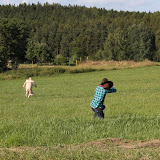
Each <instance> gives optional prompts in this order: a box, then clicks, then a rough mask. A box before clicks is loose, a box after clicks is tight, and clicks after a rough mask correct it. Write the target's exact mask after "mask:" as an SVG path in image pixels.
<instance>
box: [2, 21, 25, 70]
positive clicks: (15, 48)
mask: <svg viewBox="0 0 160 160" xmlns="http://www.w3.org/2000/svg"><path fill="white" fill-rule="evenodd" d="M27 38H28V30H27V28H26V25H25V24H24V23H23V22H19V20H16V19H11V20H9V19H0V62H1V63H0V67H1V68H6V64H7V60H11V62H12V63H14V65H15V67H17V65H18V63H19V62H21V61H24V57H25V54H26V53H25V51H26V44H27Z"/></svg>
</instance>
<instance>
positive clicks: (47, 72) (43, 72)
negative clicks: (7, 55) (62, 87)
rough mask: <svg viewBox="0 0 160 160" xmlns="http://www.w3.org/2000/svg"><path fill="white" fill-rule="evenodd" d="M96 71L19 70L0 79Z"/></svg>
mask: <svg viewBox="0 0 160 160" xmlns="http://www.w3.org/2000/svg"><path fill="white" fill-rule="evenodd" d="M91 71H95V69H92V68H82V67H80V68H73V67H72V68H70V67H51V68H49V67H45V68H20V69H18V70H11V71H7V72H5V73H2V74H1V75H0V79H17V78H28V77H36V76H41V77H43V76H52V75H55V74H63V73H68V74H69V73H83V72H91Z"/></svg>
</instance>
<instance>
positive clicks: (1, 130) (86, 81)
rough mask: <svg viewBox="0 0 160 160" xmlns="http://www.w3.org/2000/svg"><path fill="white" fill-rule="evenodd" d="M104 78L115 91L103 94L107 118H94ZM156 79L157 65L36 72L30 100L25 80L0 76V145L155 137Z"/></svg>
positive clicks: (159, 129)
mask: <svg viewBox="0 0 160 160" xmlns="http://www.w3.org/2000/svg"><path fill="white" fill-rule="evenodd" d="M104 77H107V78H108V79H109V80H112V81H113V82H114V86H115V88H116V89H117V93H113V94H108V95H107V96H106V100H105V105H106V109H105V110H104V113H105V119H104V120H99V119H93V117H92V116H93V112H92V111H91V109H90V101H91V100H92V98H93V95H94V92H95V88H96V86H97V85H99V83H100V82H101V80H102V79H103V78H104ZM159 79H160V75H159V66H153V67H143V68H134V69H123V70H108V71H95V72H89V73H79V74H62V75H54V76H50V77H34V80H35V82H36V83H37V85H38V88H37V89H36V88H35V89H34V92H35V95H34V96H33V97H31V98H29V99H28V98H26V97H25V91H24V89H23V88H22V85H23V83H24V81H25V79H17V80H5V81H4V80H0V86H1V90H0V104H1V105H0V146H1V147H14V146H52V145H58V146H59V145H63V144H80V143H84V142H89V141H93V140H97V139H103V138H109V137H113V138H123V139H133V140H148V139H158V138H160V134H159V133H160V125H159V124H160V107H159V104H160V99H159V94H160V83H159Z"/></svg>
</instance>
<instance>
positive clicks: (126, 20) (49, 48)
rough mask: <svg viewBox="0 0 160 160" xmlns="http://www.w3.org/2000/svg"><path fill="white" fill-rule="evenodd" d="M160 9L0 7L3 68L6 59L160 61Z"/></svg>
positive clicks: (0, 67) (22, 60) (1, 63)
mask: <svg viewBox="0 0 160 160" xmlns="http://www.w3.org/2000/svg"><path fill="white" fill-rule="evenodd" d="M159 26H160V12H154V13H150V12H149V13H146V12H128V11H119V12H118V11H115V10H106V9H104V8H101V9H98V8H96V7H92V8H87V7H85V6H76V5H75V6H71V5H69V6H61V5H60V4H56V3H54V4H48V3H45V4H44V5H42V4H41V3H37V4H28V5H27V4H25V3H24V4H20V5H19V6H15V5H0V69H1V71H2V70H4V69H5V68H6V66H7V62H8V60H11V61H12V64H13V65H15V66H17V65H18V64H19V63H24V62H28V63H31V62H33V63H45V62H50V63H56V61H57V59H58V58H63V59H66V58H68V57H69V58H75V59H76V58H78V57H82V58H85V57H89V59H92V60H115V61H121V60H134V61H143V60H144V59H148V60H151V61H160V28H159Z"/></svg>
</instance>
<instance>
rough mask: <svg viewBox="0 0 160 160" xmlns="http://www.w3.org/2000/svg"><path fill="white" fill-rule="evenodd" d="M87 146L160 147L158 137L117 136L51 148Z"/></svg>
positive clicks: (18, 148)
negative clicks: (140, 139) (124, 137)
mask: <svg viewBox="0 0 160 160" xmlns="http://www.w3.org/2000/svg"><path fill="white" fill-rule="evenodd" d="M84 147H85V148H88V147H100V148H103V149H107V148H110V147H115V148H126V149H135V148H144V147H155V148H159V147H160V139H154V140H149V141H133V140H126V139H118V138H108V139H102V140H97V141H92V142H88V143H84V144H79V145H69V146H67V145H64V146H63V145H62V146H52V147H51V148H52V149H58V148H59V149H60V148H61V149H68V148H69V149H71V148H72V149H76V148H84ZM42 148H43V149H45V148H46V149H47V147H11V148H0V150H1V151H2V150H9V151H13V152H18V153H20V152H24V151H33V150H39V149H42Z"/></svg>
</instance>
